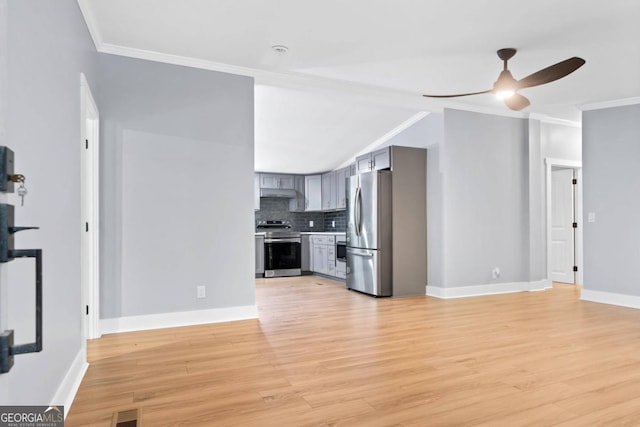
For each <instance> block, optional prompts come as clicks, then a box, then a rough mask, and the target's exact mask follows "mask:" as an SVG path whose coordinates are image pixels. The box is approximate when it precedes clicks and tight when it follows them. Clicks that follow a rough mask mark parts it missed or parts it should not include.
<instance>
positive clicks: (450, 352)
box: [66, 276, 640, 427]
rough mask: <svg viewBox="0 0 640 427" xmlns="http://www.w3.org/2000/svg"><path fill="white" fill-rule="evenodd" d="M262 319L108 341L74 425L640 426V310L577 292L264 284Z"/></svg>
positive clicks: (99, 347)
mask: <svg viewBox="0 0 640 427" xmlns="http://www.w3.org/2000/svg"><path fill="white" fill-rule="evenodd" d="M256 282H257V293H256V299H257V304H258V309H259V313H260V319H259V320H248V321H239V322H230V323H218V324H210V325H203V326H193V327H185V328H173V329H164V330H156V331H145V332H133V333H126V334H116V335H106V336H104V337H102V338H101V339H99V340H95V341H93V342H91V343H90V345H89V360H90V363H91V366H90V368H89V370H88V372H87V374H86V376H85V378H84V381H83V382H82V385H81V387H80V390H79V392H78V395H77V397H76V400H75V402H74V404H73V407H72V408H71V412H70V414H69V416H68V418H67V423H66V425H67V426H68V427H72V426H105V427H106V426H109V425H110V420H111V416H112V412H113V411H116V410H125V409H131V408H140V411H141V414H142V422H143V423H144V424H143V425H144V427H152V426H153V427H155V426H168V425H182V426H306V425H309V426H477V425H482V426H518V425H532V426H551V425H560V426H565V425H566V426H594V425H604V424H606V425H640V310H634V309H628V308H621V307H615V306H608V305H604V304H596V303H590V302H583V301H580V300H579V292H580V290H579V288H578V287H574V286H570V285H555V287H554V289H553V290H547V291H543V292H531V293H529V292H522V293H515V294H505V295H494V296H484V297H473V298H461V299H450V300H440V299H436V298H431V297H426V296H421V297H411V298H394V299H392V298H381V299H375V298H372V297H369V296H365V295H362V294H358V293H355V292H349V291H346V290H345V289H344V286H343V285H341V284H339V283H338V282H334V281H331V280H326V279H321V278H318V277H313V276H311V277H302V278H285V279H269V280H264V279H259V280H257V281H256Z"/></svg>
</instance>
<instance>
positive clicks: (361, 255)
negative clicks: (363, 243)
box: [351, 252, 373, 258]
mask: <svg viewBox="0 0 640 427" xmlns="http://www.w3.org/2000/svg"><path fill="white" fill-rule="evenodd" d="M351 255H353V256H360V257H364V258H373V254H359V253H357V252H351Z"/></svg>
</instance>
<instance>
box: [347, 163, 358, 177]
mask: <svg viewBox="0 0 640 427" xmlns="http://www.w3.org/2000/svg"><path fill="white" fill-rule="evenodd" d="M357 174H358V171H357V170H356V164H355V163H351V164H350V165H349V176H353V175H357Z"/></svg>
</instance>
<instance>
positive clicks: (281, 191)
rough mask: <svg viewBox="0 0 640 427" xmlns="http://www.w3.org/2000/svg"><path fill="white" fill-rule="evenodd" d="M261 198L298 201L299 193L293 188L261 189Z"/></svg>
mask: <svg viewBox="0 0 640 427" xmlns="http://www.w3.org/2000/svg"><path fill="white" fill-rule="evenodd" d="M260 197H280V198H282V199H296V198H297V197H298V192H297V191H296V190H294V189H292V188H261V189H260Z"/></svg>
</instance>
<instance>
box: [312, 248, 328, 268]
mask: <svg viewBox="0 0 640 427" xmlns="http://www.w3.org/2000/svg"><path fill="white" fill-rule="evenodd" d="M313 272H314V273H320V274H327V246H326V245H320V244H314V245H313Z"/></svg>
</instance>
